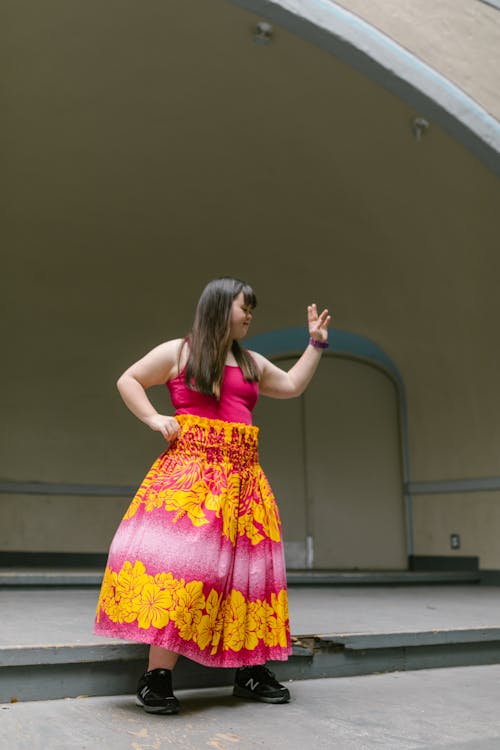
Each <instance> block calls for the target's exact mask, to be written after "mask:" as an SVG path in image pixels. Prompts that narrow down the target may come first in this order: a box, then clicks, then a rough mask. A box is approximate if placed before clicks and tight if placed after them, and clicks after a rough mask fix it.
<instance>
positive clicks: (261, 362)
mask: <svg viewBox="0 0 500 750" xmlns="http://www.w3.org/2000/svg"><path fill="white" fill-rule="evenodd" d="M247 352H248V353H249V354H250V356H251V357H252V359H253V361H254V362H255V364H256V365H257V367H258V368H259V374H260V375H261V376H262V373H263V372H264V370H265V369H266V367H267V365H268V364H269V360H268V359H266V358H265V357H264V356H263V355H262V354H259V352H254V351H252V350H251V349H247Z"/></svg>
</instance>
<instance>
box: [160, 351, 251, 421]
mask: <svg viewBox="0 0 500 750" xmlns="http://www.w3.org/2000/svg"><path fill="white" fill-rule="evenodd" d="M167 388H168V390H169V391H170V398H171V400H172V404H173V405H174V408H175V413H176V414H194V415H195V416H196V417H207V418H208V419H222V420H223V421H224V422H240V423H241V424H252V409H253V408H254V406H255V404H256V403H257V399H258V397H259V384H258V383H256V382H249V381H248V380H245V378H244V377H243V373H242V372H241V370H240V368H239V367H237V366H236V365H226V366H225V368H224V374H223V376H222V384H221V395H220V401H217V399H216V398H215V396H207V395H206V394H205V393H199V392H198V391H192V390H191V389H190V388H188V387H187V385H186V381H185V379H184V370H182V372H180V373H179V375H177V376H176V377H175V378H172V380H168V381H167Z"/></svg>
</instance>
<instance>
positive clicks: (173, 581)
mask: <svg viewBox="0 0 500 750" xmlns="http://www.w3.org/2000/svg"><path fill="white" fill-rule="evenodd" d="M155 583H156V585H157V586H159V587H160V588H161V589H165V590H166V591H170V592H171V593H172V595H173V596H174V595H175V592H176V591H178V590H179V589H181V588H183V587H184V585H185V581H184V580H182V581H178V580H177V578H174V577H173V575H172V573H157V574H156V575H155ZM175 599H177V597H175Z"/></svg>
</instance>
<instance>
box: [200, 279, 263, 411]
mask: <svg viewBox="0 0 500 750" xmlns="http://www.w3.org/2000/svg"><path fill="white" fill-rule="evenodd" d="M240 292H243V296H244V299H245V304H246V305H249V306H250V307H252V308H254V307H255V306H256V305H257V298H256V296H255V293H254V291H253V289H252V287H251V286H250V285H249V284H247V283H246V282H245V281H241V280H240V279H231V278H229V277H226V276H225V277H223V278H220V279H214V280H213V281H210V282H209V283H208V284H207V285H206V287H205V289H204V290H203V292H202V293H201V297H200V299H199V301H198V305H197V307H196V313H195V316H194V322H193V328H192V331H191V333H190V334H189V335H188V336H187V337H186V342H187V343H188V344H189V357H188V360H187V364H186V373H185V379H186V385H187V386H188V387H189V388H194V389H195V390H197V391H199V392H200V393H205V394H207V395H208V396H215V397H216V398H220V389H221V383H222V376H223V374H224V365H225V363H226V355H227V351H228V347H229V336H230V332H231V308H232V304H233V300H234V299H235V298H236V297H237V296H238V295H239V294H240ZM231 351H232V352H233V354H234V358H235V359H236V362H237V363H238V366H239V367H240V368H241V371H242V373H243V376H244V378H245V380H249V381H256V380H258V379H259V371H258V369H257V366H256V364H255V362H254V360H253V359H252V356H251V355H250V354H249V353H248V352H247V351H246V350H245V349H242V348H241V346H240V345H239V343H238V342H237V341H236V340H235V341H233V344H232V346H231Z"/></svg>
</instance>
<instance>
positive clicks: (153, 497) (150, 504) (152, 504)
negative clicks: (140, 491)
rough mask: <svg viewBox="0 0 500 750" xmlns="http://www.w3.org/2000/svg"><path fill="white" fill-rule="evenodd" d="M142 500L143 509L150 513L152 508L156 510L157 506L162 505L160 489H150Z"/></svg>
mask: <svg viewBox="0 0 500 750" xmlns="http://www.w3.org/2000/svg"><path fill="white" fill-rule="evenodd" d="M143 502H144V510H145V511H146V512H147V513H151V512H152V511H153V510H156V509H157V508H161V507H162V505H163V497H162V493H161V491H158V490H156V489H150V490H149V492H148V493H147V496H146V498H145V500H144V501H143Z"/></svg>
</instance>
